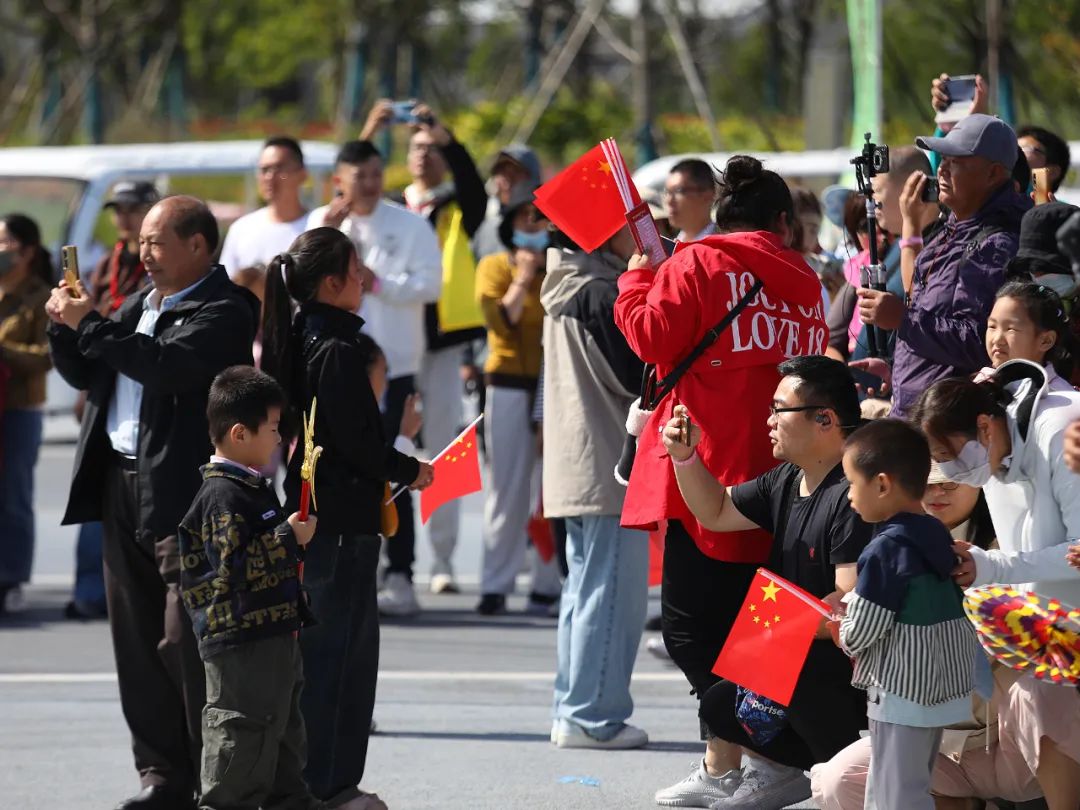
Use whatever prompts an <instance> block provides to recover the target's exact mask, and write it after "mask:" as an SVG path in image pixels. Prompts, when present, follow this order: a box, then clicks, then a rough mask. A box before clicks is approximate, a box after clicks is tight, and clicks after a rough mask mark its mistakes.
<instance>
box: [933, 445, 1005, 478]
mask: <svg viewBox="0 0 1080 810" xmlns="http://www.w3.org/2000/svg"><path fill="white" fill-rule="evenodd" d="M938 467H940V468H941V474H942V475H944V476H945V477H946V478H948V479H949V480H950V481H954V482H956V483H957V484H967V485H968V486H970V487H975V488H976V489H978V488H979V487H982V486H984V485H985V484H986V483H987V482H988V481H989V480H990V479H991V478H992V477H993V475H994V472H993V470H991V469H990V448H989V447H983V446H982V444H981V443H979V442H978V441H977V440H975V439H971V440H970V441H968V442H965V444H964V446H963V447H962V448H961V450H960V455H958V456H957V457H956V458H954V459H953V460H952V461H939V462H938Z"/></svg>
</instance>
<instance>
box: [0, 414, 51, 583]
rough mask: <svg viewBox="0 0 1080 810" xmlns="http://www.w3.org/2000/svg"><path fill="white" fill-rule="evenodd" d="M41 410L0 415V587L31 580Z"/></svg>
mask: <svg viewBox="0 0 1080 810" xmlns="http://www.w3.org/2000/svg"><path fill="white" fill-rule="evenodd" d="M41 426H42V415H41V411H32V410H10V411H4V414H3V416H0V434H2V436H3V443H4V444H3V460H2V462H0V463H2V465H3V466H2V467H0V527H3V528H2V529H0V586H4V585H19V584H21V583H23V582H29V581H30V569H31V568H32V567H33V564H34V467H36V466H37V460H38V450H39V449H40V448H41Z"/></svg>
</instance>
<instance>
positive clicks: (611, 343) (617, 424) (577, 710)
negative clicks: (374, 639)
mask: <svg viewBox="0 0 1080 810" xmlns="http://www.w3.org/2000/svg"><path fill="white" fill-rule="evenodd" d="M553 244H555V245H557V246H556V247H552V248H549V250H548V258H547V267H548V270H547V277H546V278H545V279H544V284H543V287H542V288H541V293H540V294H541V303H542V304H543V306H544V310H545V312H546V313H547V318H546V320H545V322H544V362H545V369H544V392H543V394H544V403H545V406H544V408H545V413H544V424H543V429H544V434H543V438H544V486H543V493H544V515H545V516H546V517H548V518H564V519H565V520H566V558H567V564H568V567H569V575H568V576H567V578H566V581H565V582H564V583H563V590H562V599H561V602H560V609H559V633H558V664H557V669H556V674H555V697H554V704H553V708H552V714H553V717H554V723H553V725H552V730H551V741H552V742H553V743H554V744H556V745H557V746H559V747H560V748H608V749H625V748H638V747H641V746H643V745H645V744H646V743H647V742H648V740H649V738H648V735H647V734H646V733H645V732H644V731H643V730H642V729H640V728H637V727H635V726H632V725H630V724H629V723H627V722H626V721H627V719H628V718H629V717H630V714H631V713H632V712H633V708H634V702H633V699H632V698H631V696H630V675H631V672H632V671H633V668H634V659H635V657H636V655H637V648H638V643H639V642H640V640H641V632H642V626H643V624H644V622H645V608H646V603H647V600H648V565H649V549H648V535H647V534H646V533H645V532H643V531H637V530H633V529H624V528H622V527H620V525H619V516H620V514H621V513H622V506H623V497H624V495H625V493H626V490H625V488H624V487H622V486H621V485H620V484H619V483H618V482H617V481H616V480H615V477H614V476H613V475H612V470H613V469H614V468H615V466H616V464H617V463H618V460H619V456H620V454H621V452H622V448H623V441H624V439H625V436H626V432H625V429H624V427H623V423H624V421H625V415H626V412H627V409H628V408H629V406H630V403H631V402H632V401H633V400H634V398H635V396H636V395H637V391H638V387H639V385H640V382H641V375H642V371H643V364H642V362H641V360H640V359H638V357H637V356H636V355H635V354H634V353H633V351H632V350H631V349H630V347H629V345H628V344H627V342H626V338H625V337H623V335H622V333H621V332H620V331H619V329H618V328H617V327H616V326H615V315H614V311H615V299H616V297H617V296H618V287H617V286H616V281H617V279H618V276H619V274H620V273H621V272H622V271H623V270H624V269H625V268H626V263H627V260H628V259H629V258H630V256H631V255H633V253H634V252H635V245H634V240H633V238H632V237H631V236H630V232H629V229H628V228H625V227H624V228H623V229H622V230H621V231H619V232H618V233H617V234H615V236H613V237H612V238H611V239H610V240H608V242H607V243H606V244H604V245H603V246H602V247H601V248H600V249H599V250H597V251H595V252H594V253H591V254H590V253H585V252H584V251H582V250H580V249H579V248H577V246H575V245H572V244H571V243H569V242H568V240H567V239H566V237H565V236H563V235H562V234H556V235H555V238H554V239H553Z"/></svg>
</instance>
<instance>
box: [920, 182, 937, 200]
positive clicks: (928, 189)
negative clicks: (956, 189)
mask: <svg viewBox="0 0 1080 810" xmlns="http://www.w3.org/2000/svg"><path fill="white" fill-rule="evenodd" d="M940 195H941V188H940V187H939V186H938V181H937V178H936V177H927V178H926V182H925V183H924V184H923V189H922V201H923V202H924V203H936V202H937V201H938V198H939V197H940Z"/></svg>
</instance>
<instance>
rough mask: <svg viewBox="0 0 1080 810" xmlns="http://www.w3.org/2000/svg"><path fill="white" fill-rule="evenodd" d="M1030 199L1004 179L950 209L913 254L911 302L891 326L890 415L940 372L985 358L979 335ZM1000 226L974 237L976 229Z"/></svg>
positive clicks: (975, 365) (959, 370)
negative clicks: (968, 213) (966, 214)
mask: <svg viewBox="0 0 1080 810" xmlns="http://www.w3.org/2000/svg"><path fill="white" fill-rule="evenodd" d="M1029 208H1031V201H1030V200H1029V199H1027V198H1026V197H1023V196H1021V195H1019V194H1017V193H1016V192H1015V191H1014V190H1013V184H1012V182H1011V181H1010V182H1009V183H1008V184H1007V185H1005V186H1002V188H1001V189H1000V190H999V191H997V192H996V193H995V194H994V196H992V197H991V198H990V199H989V200H988V201H987V203H986V205H984V206H983V207H982V208H981V209H980V210H979V212H978V213H977V214H976V215H975V216H973V217H972V218H971V219H966V220H964V221H963V222H959V221H957V219H956V217H955V215H952V214H950V215H949V219H948V220H947V221H946V223H945V226H944V227H943V228H942V229H941V230H940V231H938V233H937V235H935V236H934V237H933V239H931V241H930V243H929V244H927V246H926V247H925V248H924V249H923V251H922V252H921V253H920V254H919V258H918V259H917V260H916V262H915V279H914V281H913V282H912V286H911V301H910V303H909V304H908V308H907V311H906V312H905V314H904V320H903V322H902V323H901V324H900V328H899V329H898V330H897V332H896V354H895V356H894V358H893V409H892V415H893V416H897V417H903V416H904V415H906V414H907V412H908V411H909V410H910V409H911V408H912V406H913V405H914V404H915V401H916V400H917V399H918V398H919V395H920V394H921V393H922V392H923V391H925V390H926V389H927V388H928V387H929V386H930V385H932V384H933V383H935V382H937V381H938V380H941V379H944V378H946V377H959V376H964V375H968V374H974V373H975V372H976V371H978V370H979V369H980V368H982V367H983V366H987V365H989V364H990V360H989V358H988V357H987V355H986V346H985V340H984V336H985V334H986V319H987V318H988V317H989V316H990V310H991V309H992V308H993V306H994V296H995V294H996V293H997V291H998V290H999V289H1000V288H1001V286H1002V284H1004V283H1005V266H1006V265H1007V264H1008V262H1009V259H1011V258H1012V257H1013V256H1014V255H1016V250H1017V247H1018V246H1019V232H1020V219H1021V217H1023V215H1024V212H1025V211H1027V210H1028V209H1029ZM990 226H993V227H995V228H998V229H1000V230H999V231H998V232H996V233H992V234H990V235H989V236H986V237H984V238H982V239H979V240H978V241H976V237H977V236H979V232H980V231H983V230H984V229H985V228H987V227H990Z"/></svg>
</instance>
